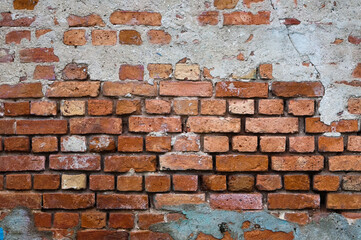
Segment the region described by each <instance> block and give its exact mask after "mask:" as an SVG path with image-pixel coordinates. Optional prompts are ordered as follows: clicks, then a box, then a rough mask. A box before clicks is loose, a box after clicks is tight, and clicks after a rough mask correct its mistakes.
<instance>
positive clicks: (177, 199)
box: [154, 193, 206, 208]
mask: <svg viewBox="0 0 361 240" xmlns="http://www.w3.org/2000/svg"><path fill="white" fill-rule="evenodd" d="M205 201H206V199H205V195H204V194H180V193H177V194H174V193H162V194H160V193H159V194H156V195H155V197H154V206H155V208H163V207H165V206H177V205H183V204H202V203H205Z"/></svg>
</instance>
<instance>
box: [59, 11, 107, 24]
mask: <svg viewBox="0 0 361 240" xmlns="http://www.w3.org/2000/svg"><path fill="white" fill-rule="evenodd" d="M66 20H67V22H68V24H69V27H95V26H99V27H104V26H105V23H104V21H103V19H102V18H101V17H100V16H99V15H98V14H90V15H88V16H76V15H69V17H67V18H66Z"/></svg>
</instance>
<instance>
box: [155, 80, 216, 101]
mask: <svg viewBox="0 0 361 240" xmlns="http://www.w3.org/2000/svg"><path fill="white" fill-rule="evenodd" d="M212 94H213V86H212V83H211V82H205V81H203V82H193V81H182V82H174V81H161V82H160V85H159V95H161V96H178V97H211V96H212Z"/></svg>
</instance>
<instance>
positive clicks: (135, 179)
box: [117, 176, 143, 192]
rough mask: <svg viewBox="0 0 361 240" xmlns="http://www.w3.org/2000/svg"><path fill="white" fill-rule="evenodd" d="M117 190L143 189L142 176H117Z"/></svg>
mask: <svg viewBox="0 0 361 240" xmlns="http://www.w3.org/2000/svg"><path fill="white" fill-rule="evenodd" d="M117 182H118V184H117V190H118V191H122V192H128V191H138V192H139V191H143V177H142V176H118V178H117Z"/></svg>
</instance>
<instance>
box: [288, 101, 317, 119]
mask: <svg viewBox="0 0 361 240" xmlns="http://www.w3.org/2000/svg"><path fill="white" fill-rule="evenodd" d="M288 113H290V114H292V115H294V116H312V115H313V114H314V113H315V102H314V101H313V100H308V99H295V100H290V101H289V102H288Z"/></svg>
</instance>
